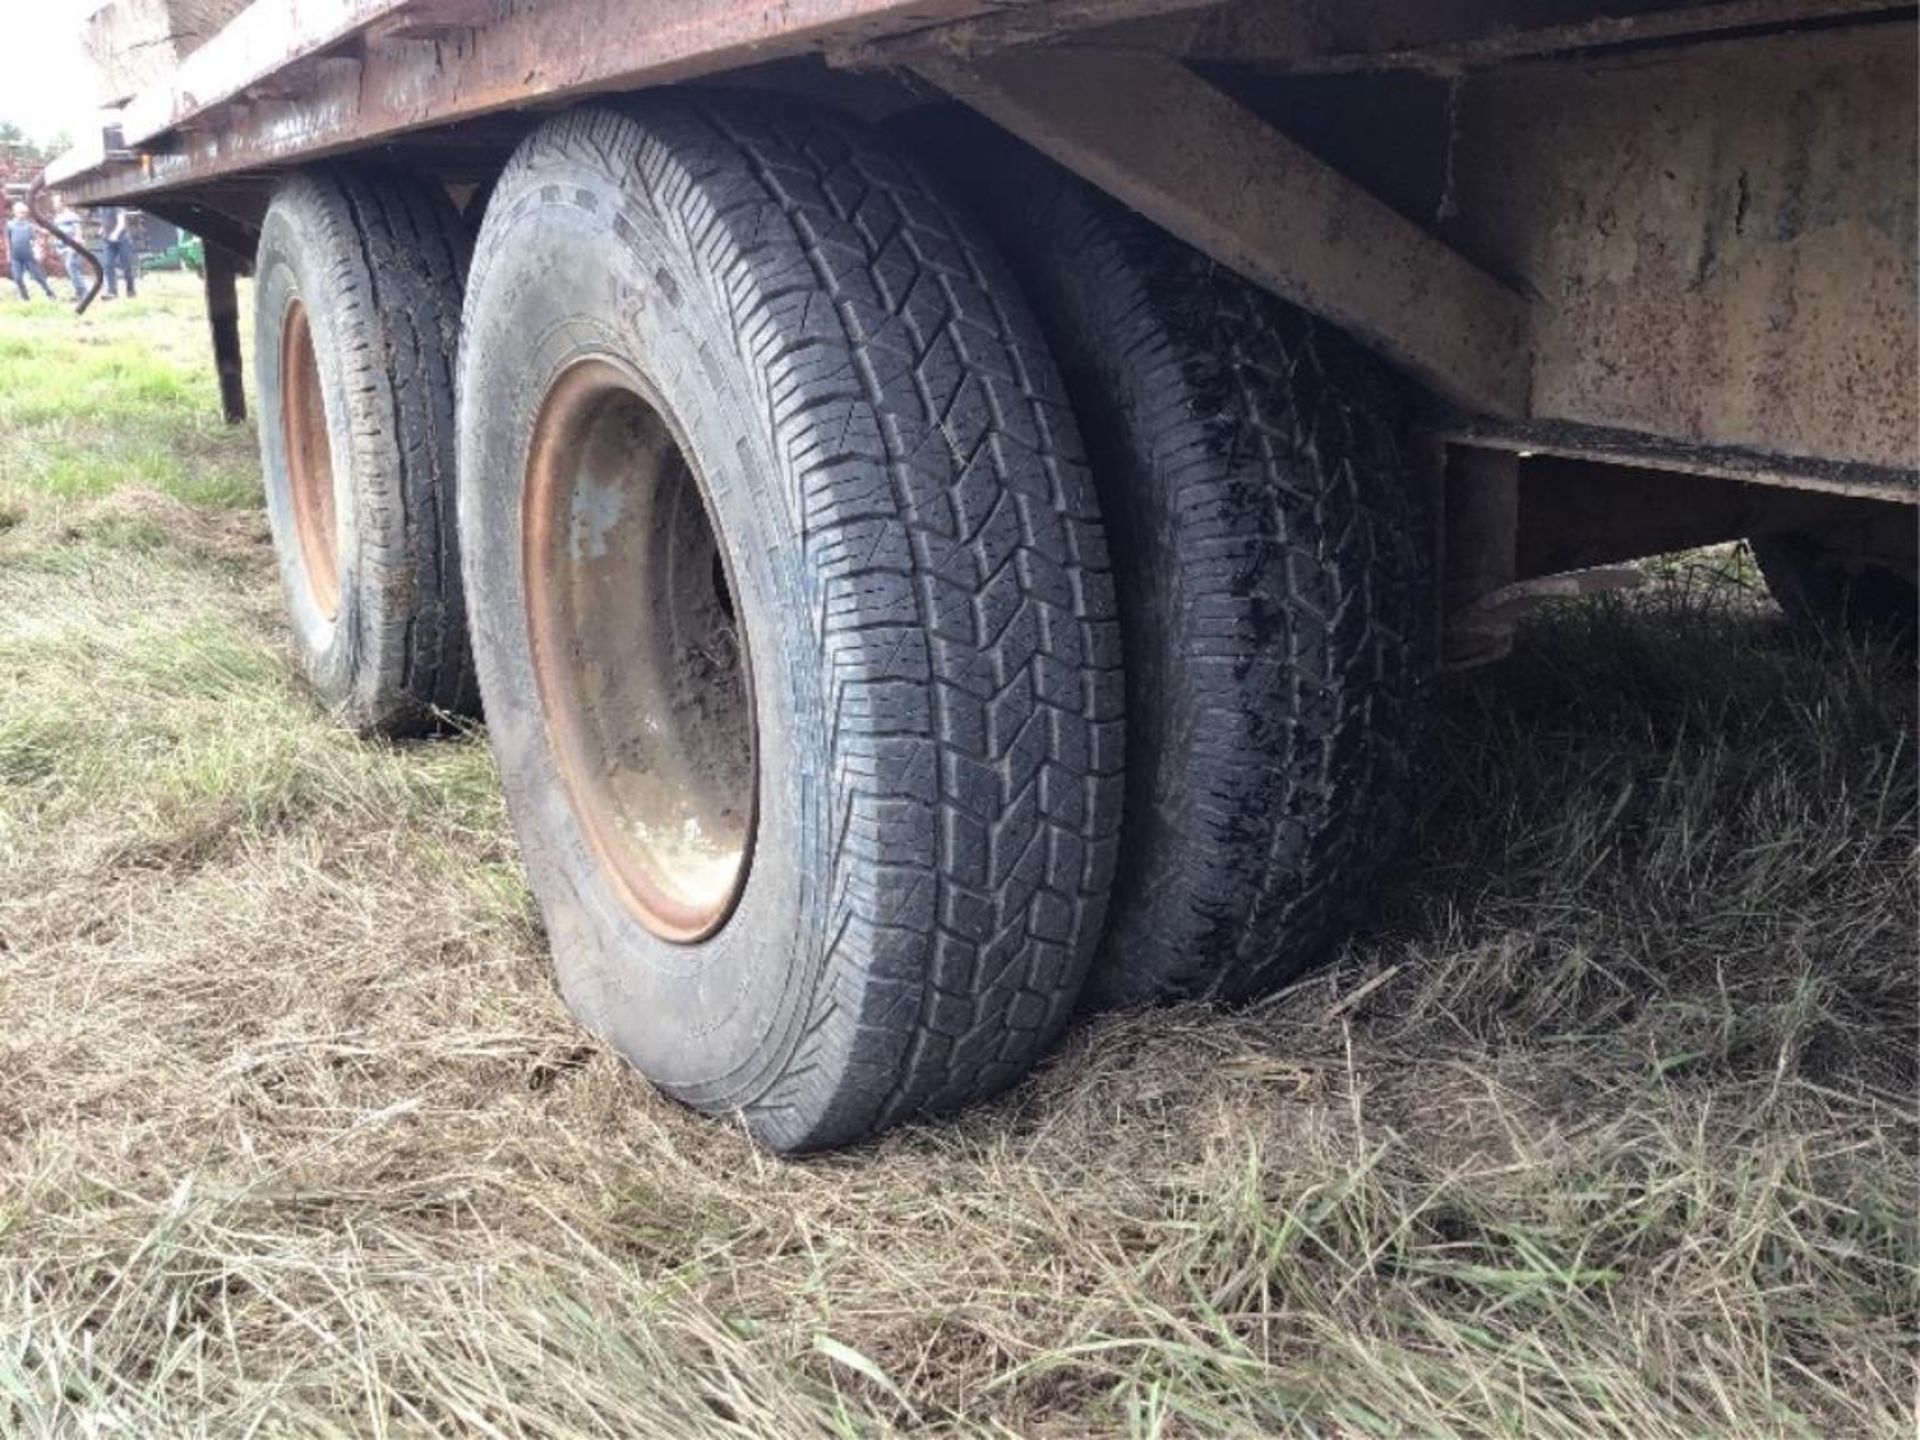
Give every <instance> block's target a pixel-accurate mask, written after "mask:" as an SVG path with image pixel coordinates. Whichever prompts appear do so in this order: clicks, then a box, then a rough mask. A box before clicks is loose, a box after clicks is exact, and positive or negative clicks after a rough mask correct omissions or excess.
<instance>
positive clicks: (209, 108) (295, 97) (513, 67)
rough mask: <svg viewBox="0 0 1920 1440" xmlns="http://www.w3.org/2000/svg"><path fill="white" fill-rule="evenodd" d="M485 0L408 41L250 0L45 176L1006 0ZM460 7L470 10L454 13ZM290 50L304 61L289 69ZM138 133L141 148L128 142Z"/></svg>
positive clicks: (136, 194)
mask: <svg viewBox="0 0 1920 1440" xmlns="http://www.w3.org/2000/svg"><path fill="white" fill-rule="evenodd" d="M485 3H487V4H490V5H493V6H494V7H495V8H493V9H491V10H486V11H483V12H465V11H459V10H449V9H448V8H447V7H446V4H445V0H440V3H437V4H431V5H423V8H422V11H421V15H420V17H419V21H420V23H423V24H427V23H430V24H431V27H432V29H433V32H434V33H433V35H432V38H419V36H418V35H417V34H416V33H415V31H414V29H413V27H412V26H411V25H410V24H409V16H410V14H411V5H410V4H409V3H408V0H256V3H255V5H254V6H253V7H251V8H249V10H248V11H247V12H246V13H245V14H243V15H242V16H240V17H239V18H238V19H237V20H235V22H234V24H233V25H232V26H230V27H228V30H227V31H225V32H223V33H222V34H221V35H219V36H217V37H216V38H215V39H214V40H213V41H211V42H209V43H208V44H207V46H206V47H205V48H204V49H202V50H201V51H200V52H198V53H197V54H195V55H194V56H193V57H192V59H191V60H190V61H189V62H188V64H187V65H186V66H183V67H182V74H181V77H180V78H179V79H178V80H177V81H176V83H175V84H174V85H173V86H172V87H170V88H169V91H168V93H167V94H166V95H164V96H156V97H153V98H152V99H151V100H149V99H147V98H144V97H143V98H142V99H141V100H140V101H139V102H136V107H135V110H136V121H137V123H135V122H133V121H130V124H129V130H128V139H129V143H138V144H139V145H140V148H142V149H145V150H147V151H148V152H149V153H147V154H145V155H143V156H142V157H141V160H140V161H139V162H138V163H137V164H133V165H124V166H118V167H116V166H114V165H112V164H108V165H106V166H104V167H97V168H93V169H86V170H83V171H81V172H79V173H74V172H73V171H71V170H69V169H67V168H66V167H57V169H58V172H59V178H60V179H61V180H62V181H63V182H64V183H65V184H66V186H67V187H68V188H69V189H71V190H72V191H74V193H75V195H76V197H77V198H79V199H81V200H83V201H85V202H87V203H99V202H101V201H103V200H107V199H125V200H138V199H139V198H141V197H143V196H145V195H149V194H153V193H156V192H163V191H167V190H173V189H180V188H182V187H185V186H191V185H196V184H199V183H201V182H203V181H206V180H208V179H212V178H215V177H219V176H224V175H234V174H241V173H245V172H247V171H254V170H263V169H271V168H274V167H276V166H280V165H285V164H288V163H290V162H292V161H295V160H299V161H307V160H311V159H315V158H318V157H321V156H325V155H329V154H334V153H338V152H340V151H345V150H351V149H356V148H361V147H364V146H366V145H369V144H371V143H373V142H376V141H383V140H387V139H390V138H392V137H394V136H396V135H401V134H405V133H407V132H410V131H414V130H420V129H425V128H428V127H432V126H444V125H449V124H452V123H454V122H456V121H461V120H466V119H470V118H472V117H475V116H480V115H488V114H493V113H495V112H498V111H503V110H512V109H518V108H523V107H525V106H527V105H529V104H532V103H535V102H539V103H542V104H546V103H551V102H553V101H557V100H562V99H567V98H570V97H575V96H581V95H586V94H590V93H593V92H596V91H618V90H632V89H639V88H642V87H644V86H649V85H658V84H664V83H667V82H670V81H675V80H686V79H690V78H694V77H698V76H703V75H712V74H718V73H721V72H724V71H727V70H733V69H738V68H740V67H742V66H747V65H755V64H759V63H761V62H763V61H767V60H775V59H781V58H784V57H788V56H792V55H798V54H804V53H808V52H817V51H819V50H820V49H821V48H822V47H823V46H824V45H825V44H826V43H827V42H828V41H829V40H831V41H832V42H833V43H835V44H839V45H859V44H861V43H864V42H865V41H868V40H872V39H877V38H879V37H881V36H885V35H892V34H897V33H900V32H902V31H910V30H918V29H925V28H927V27H929V26H934V25H940V24H946V23H949V22H953V21H963V20H970V19H976V18H979V17H980V16H983V15H990V14H995V13H1000V12H1004V11H1005V9H1006V5H1005V4H1004V3H1003V0H782V3H779V4H769V3H766V0H542V3H528V0H485ZM1038 3H1041V4H1047V3H1053V0H1038ZM309 5H312V6H314V7H315V8H314V14H315V16H316V17H317V18H316V19H313V20H303V21H302V22H301V26H302V28H300V29H297V30H295V31H294V32H293V38H292V40H291V41H289V40H287V39H285V38H284V37H283V38H282V39H281V41H280V42H279V49H280V50H281V53H280V55H279V58H278V59H277V60H275V59H273V58H271V52H272V49H273V48H274V47H273V46H272V45H271V44H270V42H269V40H268V38H267V32H268V31H269V30H270V27H269V26H268V25H267V24H266V22H265V21H256V20H255V18H254V17H255V16H256V14H267V13H269V11H270V9H271V7H284V6H295V7H297V8H298V10H299V12H300V13H301V14H303V15H304V14H306V11H307V8H308V6H309ZM464 13H478V14H481V15H482V16H483V18H482V19H480V21H479V23H475V24H473V25H471V26H459V25H457V24H455V23H454V20H455V19H457V18H458V16H459V15H461V14H464ZM486 16H490V17H491V18H484V17H486ZM450 17H451V18H450ZM376 22H379V23H376ZM443 29H444V33H442V31H443ZM236 36H237V37H238V38H236ZM329 37H331V38H329ZM296 52H298V54H299V55H301V56H304V57H305V58H302V59H299V60H298V61H297V64H295V63H293V61H292V60H291V59H290V57H292V56H294V55H295V53H296ZM290 66H291V69H290ZM287 92H292V98H287ZM209 97H221V98H219V99H217V100H212V101H210V100H209ZM141 132H147V140H146V141H145V142H137V141H136V140H135V136H136V135H138V134H140V133H141Z"/></svg>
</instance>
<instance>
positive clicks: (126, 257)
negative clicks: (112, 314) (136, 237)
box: [100, 205, 134, 300]
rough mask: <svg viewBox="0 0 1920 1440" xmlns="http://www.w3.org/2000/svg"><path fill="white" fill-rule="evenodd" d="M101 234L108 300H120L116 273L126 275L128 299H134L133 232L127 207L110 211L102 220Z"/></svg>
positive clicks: (117, 206)
mask: <svg viewBox="0 0 1920 1440" xmlns="http://www.w3.org/2000/svg"><path fill="white" fill-rule="evenodd" d="M100 234H101V236H102V238H103V240H104V241H105V247H104V248H105V249H106V252H107V253H106V255H105V257H104V258H105V260H106V266H107V299H109V300H117V299H119V298H120V287H119V285H118V284H117V283H116V272H118V273H119V274H120V275H124V276H125V277H126V281H127V298H128V299H129V300H131V299H133V297H134V286H133V230H132V228H131V226H130V224H129V222H128V218H127V211H126V207H125V206H122V205H115V206H112V207H111V208H110V209H108V210H107V211H106V212H105V213H104V214H103V215H102V217H101V220H100Z"/></svg>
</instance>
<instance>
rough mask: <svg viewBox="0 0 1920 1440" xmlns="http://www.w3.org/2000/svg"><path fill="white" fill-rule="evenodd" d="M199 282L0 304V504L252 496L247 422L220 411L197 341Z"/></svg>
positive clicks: (172, 281) (239, 500)
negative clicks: (75, 300) (0, 419)
mask: <svg viewBox="0 0 1920 1440" xmlns="http://www.w3.org/2000/svg"><path fill="white" fill-rule="evenodd" d="M199 303H200V302H199V290H198V285H197V283H196V282H194V281H192V280H191V278H190V277H184V276H164V277H149V279H148V280H147V282H146V284H145V288H144V289H143V291H142V294H141V298H139V299H136V300H132V301H128V300H125V299H122V300H118V301H115V302H113V303H111V304H108V303H102V302H97V303H96V304H95V305H94V306H93V308H91V309H90V310H89V311H88V312H87V314H86V315H84V316H76V315H74V314H73V312H72V310H71V308H70V307H68V306H66V305H52V304H47V303H45V302H37V303H32V304H26V305H22V304H19V303H17V302H15V303H11V304H9V303H4V302H0V415H4V416H5V421H6V423H5V427H4V429H0V504H4V505H6V506H8V507H12V508H20V507H31V506H42V507H57V506H60V505H64V504H69V503H71V502H73V501H76V500H87V499H94V498H98V497H100V496H104V495H107V494H110V493H112V492H114V491H116V490H118V489H121V488H122V487H137V488H144V489H150V490H158V491H160V492H162V493H164V494H168V495H172V496H175V497H177V498H179V499H183V500H189V501H193V502H196V503H200V504H207V505H222V506H236V507H237V506H247V505H251V504H254V503H256V501H257V497H258V495H259V483H258V458H257V455H256V452H255V448H254V441H253V438H252V431H251V429H250V428H249V427H245V426H242V427H229V426H226V425H225V424H224V423H223V422H222V420H221V418H220V406H219V393H218V387H217V385H216V383H215V381H214V378H213V374H212V367H211V365H210V364H209V363H207V360H206V358H205V357H204V356H203V355H201V354H200V353H198V351H197V350H196V349H195V348H193V346H192V343H191V339H190V337H197V338H198V339H199V340H200V343H201V344H202V345H203V346H204V345H205V344H206V343H208V342H206V340H205V338H204V337H205V327H204V323H202V324H200V325H199V326H198V327H197V328H195V327H194V325H193V324H192V322H193V320H194V319H196V318H197V314H198V310H197V307H198V305H199Z"/></svg>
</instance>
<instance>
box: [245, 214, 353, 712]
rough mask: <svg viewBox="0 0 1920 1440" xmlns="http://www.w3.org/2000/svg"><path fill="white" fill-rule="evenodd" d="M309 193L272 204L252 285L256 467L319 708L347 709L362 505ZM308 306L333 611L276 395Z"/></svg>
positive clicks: (337, 337) (335, 297) (335, 296)
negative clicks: (292, 336) (309, 556)
mask: <svg viewBox="0 0 1920 1440" xmlns="http://www.w3.org/2000/svg"><path fill="white" fill-rule="evenodd" d="M305 192H306V187H304V186H299V185H296V186H295V187H292V188H290V189H289V190H287V191H286V192H283V194H282V195H281V197H279V199H277V200H276V202H275V205H274V208H273V209H272V210H271V211H270V212H269V213H268V216H267V219H266V223H265V224H264V225H263V227H262V229H261V235H260V248H259V258H258V262H257V265H256V271H255V273H256V276H257V279H256V283H255V290H254V314H255V326H254V356H255V374H256V375H257V377H258V384H257V386H256V389H257V391H258V395H259V407H260V451H261V471H262V474H263V476H264V481H265V490H266V502H267V522H268V525H269V526H270V527H271V529H272V532H273V545H274V553H275V555H276V556H277V557H278V560H279V569H280V583H281V587H282V589H283V590H284V591H285V592H286V597H287V614H288V617H289V620H290V622H291V624H292V627H293V635H294V643H295V645H296V647H297V648H298V650H299V652H300V659H301V663H302V666H303V668H304V669H305V671H306V674H307V679H308V681H309V683H310V684H311V685H312V687H313V689H314V691H315V692H316V694H318V696H319V697H320V699H321V701H322V703H323V704H325V705H327V706H328V707H329V708H330V709H332V710H334V711H336V712H351V711H352V710H353V709H354V708H355V706H356V705H357V703H358V700H359V697H358V696H357V695H356V682H357V677H358V673H359V671H360V669H361V667H360V666H359V665H358V664H357V660H358V656H359V650H360V636H361V632H362V629H363V624H362V622H363V609H362V603H361V595H360V582H361V564H360V548H361V547H360V532H361V523H360V522H361V507H360V505H359V487H358V485H356V483H355V473H354V466H355V458H356V457H355V454H354V451H355V445H354V436H353V427H352V424H351V410H350V407H349V405H348V403H347V400H346V379H345V376H344V374H343V373H342V366H341V356H342V354H343V353H344V346H345V345H346V344H347V343H349V337H348V336H346V335H345V334H343V333H342V332H343V330H344V328H345V327H344V325H343V323H342V316H341V315H340V313H339V307H340V304H341V299H342V296H341V293H340V287H339V286H338V284H337V283H329V281H328V279H327V277H325V276H324V275H322V274H319V273H316V272H317V271H319V270H320V268H321V265H322V263H323V254H322V250H321V247H320V245H319V244H318V230H319V226H318V217H317V216H316V215H315V214H314V213H313V211H314V206H313V204H312V202H311V199H310V197H309V196H308V194H307V193H305ZM296 300H297V301H299V302H300V303H301V304H302V305H304V306H305V307H306V312H307V322H308V324H309V326H310V327H311V332H312V338H313V348H314V357H315V360H316V361H317V364H318V370H319V375H320V393H321V400H322V406H323V409H324V412H325V415H326V424H327V443H328V447H329V451H330V455H331V459H332V464H333V503H334V515H335V517H336V523H337V527H338V528H337V532H336V533H337V539H336V545H337V547H338V553H337V557H336V563H337V565H338V567H339V587H340V589H339V595H340V599H339V605H338V608H337V610H336V612H335V613H334V614H333V615H332V616H329V615H327V614H326V613H325V612H324V611H323V610H322V609H321V608H320V606H319V605H318V604H317V603H316V601H315V598H314V590H313V583H312V580H311V578H310V576H309V575H308V573H307V565H306V558H305V552H304V551H303V549H302V547H301V544H300V534H299V529H298V525H297V523H296V521H295V510H294V499H293V491H292V480H291V476H292V472H291V470H290V468H289V464H288V455H287V432H286V415H285V407H284V405H283V403H282V394H281V342H282V337H283V336H284V334H285V331H286V322H287V314H288V311H289V309H290V308H291V306H292V305H293V303H294V302H295V301H296Z"/></svg>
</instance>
